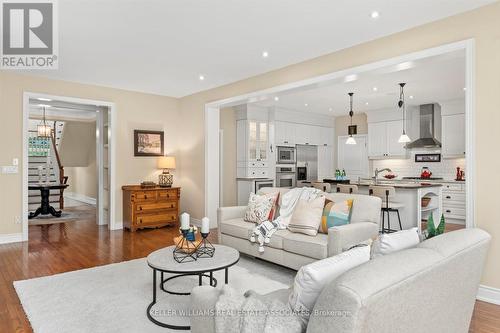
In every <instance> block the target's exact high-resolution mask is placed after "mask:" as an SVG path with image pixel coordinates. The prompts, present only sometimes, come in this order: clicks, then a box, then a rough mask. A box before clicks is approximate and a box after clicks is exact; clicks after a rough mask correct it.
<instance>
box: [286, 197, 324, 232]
mask: <svg viewBox="0 0 500 333" xmlns="http://www.w3.org/2000/svg"><path fill="white" fill-rule="evenodd" d="M324 206H325V197H323V196H322V197H318V198H316V199H313V200H311V201H307V200H304V199H300V200H299V201H298V202H297V206H295V210H294V211H293V214H292V219H291V220H290V223H289V224H288V230H290V231H291V232H299V233H303V234H306V235H309V236H316V235H317V234H318V227H319V224H320V223H321V214H322V213H323V207H324Z"/></svg>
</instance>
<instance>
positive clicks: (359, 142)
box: [337, 135, 370, 180]
mask: <svg viewBox="0 0 500 333" xmlns="http://www.w3.org/2000/svg"><path fill="white" fill-rule="evenodd" d="M347 138H348V136H339V139H338V148H337V156H338V165H337V168H338V169H340V170H342V169H344V170H345V171H346V174H347V178H349V179H350V180H357V178H358V177H369V173H370V172H369V161H368V152H367V147H366V146H367V143H366V136H365V135H356V136H355V139H356V144H355V145H348V144H346V141H347Z"/></svg>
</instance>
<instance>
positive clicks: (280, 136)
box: [274, 121, 297, 146]
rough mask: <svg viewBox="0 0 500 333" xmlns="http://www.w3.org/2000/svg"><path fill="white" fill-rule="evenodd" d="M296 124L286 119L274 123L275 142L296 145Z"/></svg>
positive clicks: (278, 144) (280, 144) (279, 144)
mask: <svg viewBox="0 0 500 333" xmlns="http://www.w3.org/2000/svg"><path fill="white" fill-rule="evenodd" d="M296 125H297V124H294V123H288V122H284V121H276V122H275V123H274V128H275V143H276V145H277V146H295V141H296V140H295V132H296V128H297V126H296Z"/></svg>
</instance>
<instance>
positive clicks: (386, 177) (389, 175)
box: [384, 173, 397, 179]
mask: <svg viewBox="0 0 500 333" xmlns="http://www.w3.org/2000/svg"><path fill="white" fill-rule="evenodd" d="M396 177H397V176H396V175H395V174H393V173H389V174H387V175H384V178H385V179H394V178H396Z"/></svg>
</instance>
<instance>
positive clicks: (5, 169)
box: [2, 165, 18, 173]
mask: <svg viewBox="0 0 500 333" xmlns="http://www.w3.org/2000/svg"><path fill="white" fill-rule="evenodd" d="M17 172H18V167H17V165H6V166H3V167H2V173H17Z"/></svg>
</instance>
